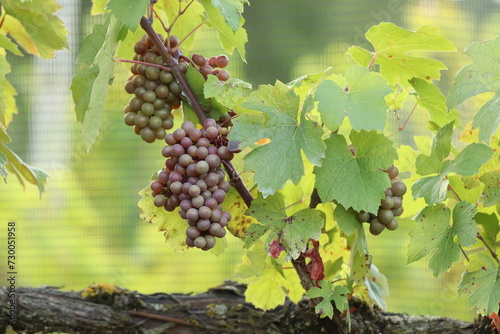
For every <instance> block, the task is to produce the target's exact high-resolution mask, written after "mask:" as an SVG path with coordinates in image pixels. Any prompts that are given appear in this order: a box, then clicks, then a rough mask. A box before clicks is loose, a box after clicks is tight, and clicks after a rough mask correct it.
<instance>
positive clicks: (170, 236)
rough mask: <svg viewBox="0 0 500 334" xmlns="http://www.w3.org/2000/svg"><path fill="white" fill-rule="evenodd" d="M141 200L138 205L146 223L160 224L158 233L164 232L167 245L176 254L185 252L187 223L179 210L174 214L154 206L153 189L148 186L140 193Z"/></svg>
mask: <svg viewBox="0 0 500 334" xmlns="http://www.w3.org/2000/svg"><path fill="white" fill-rule="evenodd" d="M139 196H141V199H140V200H139V203H138V204H137V205H138V206H139V210H140V217H141V218H142V219H144V221H145V222H146V223H151V224H158V231H163V232H164V235H165V244H166V245H167V246H168V247H169V248H170V249H172V250H173V251H175V252H184V251H186V250H187V249H188V248H187V246H186V227H187V225H186V222H185V221H184V219H182V218H181V217H180V216H179V208H177V209H175V210H174V211H172V212H168V211H166V210H165V209H164V208H163V207H160V208H159V207H157V206H156V205H154V198H153V196H152V194H151V188H150V186H149V185H148V186H147V187H146V188H144V189H142V190H141V191H140V192H139Z"/></svg>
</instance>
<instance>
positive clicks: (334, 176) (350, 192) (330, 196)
mask: <svg viewBox="0 0 500 334" xmlns="http://www.w3.org/2000/svg"><path fill="white" fill-rule="evenodd" d="M350 139H351V142H352V144H353V145H354V147H355V148H356V155H355V156H354V155H353V154H352V153H351V151H350V150H349V147H348V145H347V142H346V139H345V138H344V136H341V135H332V136H331V137H330V138H329V139H327V140H326V141H325V142H326V147H327V149H326V158H325V160H324V161H323V164H322V166H321V167H315V169H314V174H316V188H317V189H318V194H319V196H320V197H321V200H322V201H323V202H324V203H326V202H329V201H331V200H336V201H337V202H338V203H340V204H342V206H344V207H345V208H351V207H352V208H353V209H354V210H355V211H358V212H359V211H361V210H363V211H366V212H377V210H378V206H379V203H380V199H382V198H383V196H384V190H385V188H386V187H389V186H390V182H389V178H388V177H387V174H386V173H384V172H382V171H381V170H380V169H385V168H387V167H389V166H390V165H391V164H392V163H393V161H394V159H396V158H397V152H396V150H395V149H394V148H393V146H392V142H391V141H390V140H389V139H388V138H387V137H385V136H384V135H382V134H379V133H377V132H376V131H370V132H368V131H364V130H363V131H360V132H355V131H353V132H351V135H350Z"/></svg>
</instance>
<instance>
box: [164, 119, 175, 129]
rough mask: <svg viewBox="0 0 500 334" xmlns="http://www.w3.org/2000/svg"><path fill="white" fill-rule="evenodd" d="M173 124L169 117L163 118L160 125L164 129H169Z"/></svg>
mask: <svg viewBox="0 0 500 334" xmlns="http://www.w3.org/2000/svg"><path fill="white" fill-rule="evenodd" d="M173 126H174V121H173V120H172V119H171V118H167V119H165V120H163V122H162V123H161V127H162V128H163V129H166V130H170V129H171V128H172V127H173Z"/></svg>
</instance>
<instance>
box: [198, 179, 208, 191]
mask: <svg viewBox="0 0 500 334" xmlns="http://www.w3.org/2000/svg"><path fill="white" fill-rule="evenodd" d="M195 184H196V185H197V186H198V187H200V190H201V191H202V192H203V191H205V190H207V189H208V187H207V183H206V182H205V180H198V181H196V183H195Z"/></svg>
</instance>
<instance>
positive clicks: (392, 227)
mask: <svg viewBox="0 0 500 334" xmlns="http://www.w3.org/2000/svg"><path fill="white" fill-rule="evenodd" d="M385 227H387V229H388V230H389V231H394V230H395V229H397V228H398V221H397V220H396V218H394V219H393V220H392V221H391V222H390V223H389V224H385Z"/></svg>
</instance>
